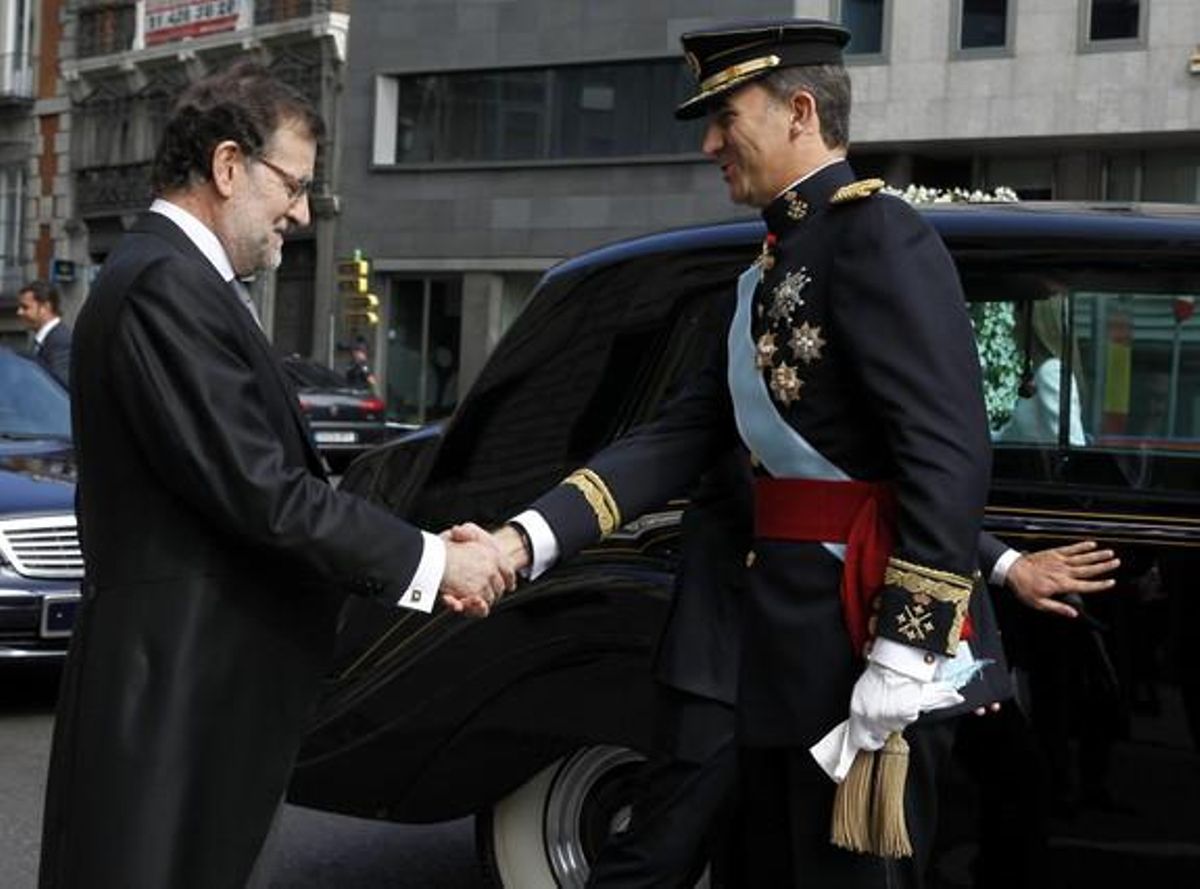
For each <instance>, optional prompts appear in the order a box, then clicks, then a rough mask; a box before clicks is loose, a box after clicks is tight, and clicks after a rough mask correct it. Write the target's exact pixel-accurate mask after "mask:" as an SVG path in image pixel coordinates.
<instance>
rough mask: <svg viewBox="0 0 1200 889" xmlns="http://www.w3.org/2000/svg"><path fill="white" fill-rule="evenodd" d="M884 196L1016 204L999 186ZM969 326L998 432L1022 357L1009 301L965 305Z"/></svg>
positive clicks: (919, 189) (916, 188)
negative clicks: (977, 351)
mask: <svg viewBox="0 0 1200 889" xmlns="http://www.w3.org/2000/svg"><path fill="white" fill-rule="evenodd" d="M883 190H884V191H885V192H886V193H888V194H892V195H895V196H896V197H898V198H900V199H902V200H904V201H906V202H907V203H909V204H913V205H918V206H919V205H925V204H992V203H1005V204H1008V203H1015V202H1016V201H1017V200H1018V198H1017V193H1016V192H1015V191H1013V190H1012V189H1011V188H1004V187H1000V188H997V189H995V190H993V191H990V192H986V191H979V190H978V189H976V190H974V191H967V190H966V189H964V188H952V189H942V188H926V187H925V186H923V185H910V186H908V187H907V188H905V189H903V190H900V189H898V188H891V187H890V186H889V187H886V188H884V189H883ZM968 310H969V312H970V316H971V324H972V326H973V327H974V328H975V343H976V346H977V347H978V349H979V365H980V367H981V369H982V370H983V399H984V403H985V404H986V406H987V414H988V422H989V423H990V424H991V427H992V429H999V428H1000V427H1001V426H1003V425H1004V423H1005V422H1006V421H1007V420H1008V418H1009V416H1010V415H1011V414H1012V408H1013V405H1014V404H1015V403H1016V401H1017V388H1018V386H1019V385H1020V382H1021V354H1020V352H1019V351H1018V349H1017V344H1016V338H1015V336H1014V333H1013V331H1014V328H1015V326H1016V319H1015V317H1014V315H1013V304H1012V303H1011V302H980V303H974V304H971V305H969V306H968Z"/></svg>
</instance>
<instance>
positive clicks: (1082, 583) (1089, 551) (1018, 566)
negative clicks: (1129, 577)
mask: <svg viewBox="0 0 1200 889" xmlns="http://www.w3.org/2000/svg"><path fill="white" fill-rule="evenodd" d="M1120 564H1121V560H1120V559H1118V558H1116V557H1115V556H1114V555H1113V551H1112V550H1111V549H1099V548H1097V545H1096V542H1095V541H1093V540H1083V541H1080V542H1079V543H1072V544H1069V545H1067V546H1058V547H1055V548H1054V549H1043V550H1039V551H1038V552H1035V553H1025V554H1024V555H1022V556H1021V557H1020V558H1019V559H1017V560H1016V561H1015V562H1013V563H1012V566H1011V567H1009V569H1008V575H1007V576H1006V577H1005V579H1004V583H1005V585H1006V586H1008V587H1010V588H1011V589H1012V591H1013V593H1014V595H1016V597H1017V599H1019V600H1020V601H1021V602H1023V603H1024V604H1026V605H1028V606H1029V607H1030V608H1036V609H1037V610H1038V611H1048V612H1050V613H1051V614H1058V615H1061V616H1062V617H1078V616H1079V612H1078V611H1077V610H1076V609H1074V608H1072V607H1071V606H1070V605H1068V604H1066V603H1065V602H1059V601H1057V600H1055V599H1054V598H1052V597H1053V596H1059V595H1064V594H1068V595H1069V594H1084V593H1097V592H1100V591H1101V590H1107V589H1111V588H1112V586H1113V583H1114V581H1113V580H1111V579H1102V580H1097V579H1096V578H1098V577H1100V575H1102V574H1108V573H1109V572H1111V571H1114V570H1115V569H1116V568H1117V567H1118V566H1119V565H1120Z"/></svg>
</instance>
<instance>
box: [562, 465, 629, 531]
mask: <svg viewBox="0 0 1200 889" xmlns="http://www.w3.org/2000/svg"><path fill="white" fill-rule="evenodd" d="M563 484H564V485H571V486H573V487H575V488H578V489H579V493H581V494H583V499H584V500H586V501H587V503H588V506H590V507H591V508H592V511H593V512H594V513H596V524H597V525H599V526H600V535H601V536H602V537H607V536H608V535H609V534H611V533H612V532H613V531H615V530H617V528H619V527H621V510H620V509H619V508H618V507H617V501H616V498H614V497H613V495H612V492H611V491H610V490H609V489H608V485H607V484H605V483H604V479H602V478H600V476H599V475H597V474H596V473H595V472H593V471H592V470H590V469H577V470H575V471H574V472H572V473H571V474H570V475H568V476H567V477H566V478H565V479H563Z"/></svg>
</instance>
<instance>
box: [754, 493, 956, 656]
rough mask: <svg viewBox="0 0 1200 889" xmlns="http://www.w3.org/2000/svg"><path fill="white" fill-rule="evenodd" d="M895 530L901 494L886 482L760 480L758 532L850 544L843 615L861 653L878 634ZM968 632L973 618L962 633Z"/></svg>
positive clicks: (756, 496) (782, 537) (772, 536)
mask: <svg viewBox="0 0 1200 889" xmlns="http://www.w3.org/2000/svg"><path fill="white" fill-rule="evenodd" d="M895 529H896V494H895V492H894V491H893V490H892V486H891V485H890V484H888V483H887V482H863V481H854V480H850V481H828V480H825V479H802V478H765V477H759V478H756V479H755V485H754V534H755V537H758V538H764V539H768V540H794V541H809V542H814V543H844V544H846V559H845V566H844V568H843V570H842V588H841V598H842V614H843V616H844V618H845V621H846V629H847V630H848V631H849V633H850V641H851V643H852V644H853V646H854V650H855V651H857V652H861V651H863V648H864V646H865V645H866V642H867V641H868V640H869V639H870V638H872V636H874V633H873V632H872V631H871V628H870V627H869V621H870V616H871V613H872V605H871V603H872V602H873V601H874V599H875V597H876V596H877V595H878V594H879V590H880V589H881V588H882V587H883V577H884V572H885V571H886V570H887V564H888V559H889V558H890V557H891V555H892V550H893V549H894V547H895V544H896V530H895ZM969 635H970V631H969V622H968V625H964V627H963V638H968V637H969Z"/></svg>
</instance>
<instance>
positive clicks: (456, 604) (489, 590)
mask: <svg viewBox="0 0 1200 889" xmlns="http://www.w3.org/2000/svg"><path fill="white" fill-rule="evenodd" d="M439 536H440V537H441V538H442V540H443V541H445V544H446V570H445V573H443V575H442V585H441V587H440V588H439V589H438V592H439V593H440V594H441V596H442V601H443V602H444V603H445V604H446V607H447V608H449V609H450V610H451V611H454V612H457V613H459V614H465V615H467V616H468V617H487V616H488V613H489V612H490V611H491V608H492V606H493V605H494V604H495V603H496V602H497V601H499V599H500V597H501V596H503V595H504V594H505V593H508V592H511V591H512V590H513V589H515V588H516V585H517V572H518V571H520V570H522V569H524V568H525V567H527V566H528V565H529V561H530V559H531V557H532V554H531V553H530V552H529V551H528V549H527V547H526V545H525V540H524V538H523V537H522V535H521V534H520V533H518V532H517V530H516V529H515V528H514V527H513V526H512V525H502V526H501V527H499V528H497V529H496V530H495V531H494V532H488V531H485V530H484V529H483V528H481V527H479V526H478V525H476V524H474V523H473V522H467V523H466V524H462V525H455V526H453V527H452V528H448V529H447V530H445V531H443V532H442V533H441V535H439Z"/></svg>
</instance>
